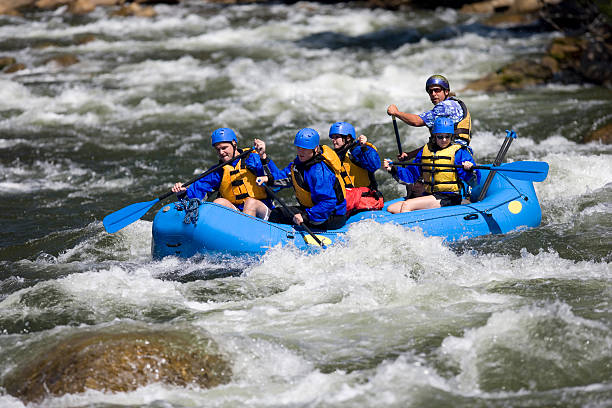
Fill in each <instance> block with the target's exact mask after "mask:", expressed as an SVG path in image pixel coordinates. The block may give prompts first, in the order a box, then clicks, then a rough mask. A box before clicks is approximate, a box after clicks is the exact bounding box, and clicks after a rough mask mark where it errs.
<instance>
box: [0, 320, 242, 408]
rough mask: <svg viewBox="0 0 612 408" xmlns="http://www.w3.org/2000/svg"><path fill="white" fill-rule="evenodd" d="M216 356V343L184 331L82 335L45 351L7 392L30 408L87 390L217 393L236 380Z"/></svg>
mask: <svg viewBox="0 0 612 408" xmlns="http://www.w3.org/2000/svg"><path fill="white" fill-rule="evenodd" d="M215 350H216V345H215V344H214V343H213V342H212V340H210V339H207V338H201V337H199V336H195V335H193V334H188V333H185V332H179V331H169V330H168V331H161V330H160V331H144V330H143V331H131V332H128V333H125V332H114V333H108V332H87V333H79V334H75V335H73V336H71V337H68V338H63V339H61V340H58V342H57V343H56V344H53V345H45V346H43V347H41V348H40V350H38V352H37V353H35V355H34V356H32V357H30V361H27V362H24V363H23V364H22V365H21V366H20V367H17V368H16V369H14V370H13V372H12V373H10V374H9V375H8V376H7V378H6V379H5V381H4V384H3V387H4V388H5V389H6V391H7V392H8V393H9V394H11V395H13V396H15V397H18V398H20V399H22V400H23V401H25V402H31V401H40V400H41V399H43V398H45V397H46V396H48V395H63V394H73V393H81V392H84V391H85V390H86V389H95V390H101V391H106V392H127V391H132V390H135V389H137V388H138V387H141V386H144V385H147V384H151V383H155V382H162V383H166V384H172V385H177V386H186V385H188V384H193V385H195V386H199V387H206V388H208V387H214V386H217V385H219V384H223V383H226V382H228V381H229V380H230V376H231V369H230V367H229V364H228V363H227V361H225V360H224V359H223V358H222V357H221V356H220V355H219V354H218V353H217V352H216V351H215Z"/></svg>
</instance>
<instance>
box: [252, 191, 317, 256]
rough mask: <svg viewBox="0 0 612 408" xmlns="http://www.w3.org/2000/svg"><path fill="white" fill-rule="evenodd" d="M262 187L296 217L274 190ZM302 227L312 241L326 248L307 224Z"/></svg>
mask: <svg viewBox="0 0 612 408" xmlns="http://www.w3.org/2000/svg"><path fill="white" fill-rule="evenodd" d="M262 186H264V188H265V189H266V191H267V192H268V194H269V195H271V196H272V198H274V199H275V200H276V201H277V202H278V203H279V204H280V205H281V207H283V208H284V209H285V211H287V212H288V213H289V214H293V215H295V212H293V210H291V209H290V208H289V207H287V205H286V204H285V203H284V202H283V200H281V199H280V198H279V197H278V196H277V195H276V193H275V192H274V190H272V189H271V188H270V187H269V186H268V185H267V184H265V183H264V184H262ZM301 226H302V227H304V229H305V230H306V232H307V233H309V234H310V236H311V237H312V239H314V240H315V242H316V243H317V244H319V246H320V247H322V248H325V245H324V244H323V242H321V240H320V239H319V237H317V236H316V235H315V234H314V233H313V232H312V230H311V229H310V228H308V226H307V225H306V223H304V222H302V225H301Z"/></svg>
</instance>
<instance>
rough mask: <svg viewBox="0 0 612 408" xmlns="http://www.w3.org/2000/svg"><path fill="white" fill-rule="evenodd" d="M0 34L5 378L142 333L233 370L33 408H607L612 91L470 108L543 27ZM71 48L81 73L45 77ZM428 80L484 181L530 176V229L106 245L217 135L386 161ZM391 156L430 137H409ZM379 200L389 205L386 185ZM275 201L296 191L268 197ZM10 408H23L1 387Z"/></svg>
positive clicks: (560, 89) (158, 20)
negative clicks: (52, 342) (294, 245)
mask: <svg viewBox="0 0 612 408" xmlns="http://www.w3.org/2000/svg"><path fill="white" fill-rule="evenodd" d="M155 10H156V11H157V13H158V15H157V17H155V18H152V19H143V18H136V17H134V18H120V17H113V16H111V15H110V12H109V10H107V9H98V10H96V11H95V12H93V13H92V14H89V15H86V16H80V17H71V16H70V15H69V14H67V13H64V11H65V10H64V9H59V10H56V11H45V12H33V13H31V14H27V15H25V16H24V17H6V16H3V17H0V54H3V55H11V56H14V57H16V58H17V60H18V61H19V62H23V63H25V64H26V65H27V67H28V68H27V69H26V70H23V71H19V72H17V73H15V74H0V169H1V171H0V198H1V200H0V223H1V224H0V225H1V230H2V234H1V236H0V380H1V379H2V378H4V377H5V376H6V375H8V374H9V373H10V372H11V371H12V370H13V369H15V368H16V367H19V366H20V364H24V360H21V359H23V358H24V357H23V356H24V350H32V351H35V350H37V349H39V348H40V347H41V345H42V344H44V343H45V342H46V341H47V340H48V339H49V338H51V337H54V338H57V337H58V336H59V337H61V336H63V335H64V334H66V335H67V333H74V332H75V331H76V332H78V331H80V330H86V329H87V328H91V327H93V328H103V327H107V326H117V327H120V326H119V325H122V324H123V325H126V324H127V325H128V326H129V325H130V324H134V325H139V324H147V325H149V326H150V327H152V328H159V329H164V328H172V327H175V326H180V327H183V328H184V327H187V329H186V330H191V331H193V332H194V333H200V332H205V333H207V334H208V335H209V336H211V337H212V338H213V339H214V340H215V342H216V343H217V344H218V345H219V348H220V350H221V352H222V353H223V355H224V356H225V358H226V359H227V360H228V361H229V362H230V364H231V368H232V372H233V377H232V380H231V381H230V382H229V383H228V384H225V385H222V386H218V387H215V388H212V389H200V388H198V387H178V386H170V385H165V384H163V383H157V384H152V385H148V386H146V387H140V388H138V389H137V390H136V391H132V392H125V393H121V392H117V393H113V392H103V391H96V390H89V391H86V392H84V393H79V394H68V395H64V396H56V397H51V396H50V397H48V398H46V399H45V400H43V401H42V402H40V405H42V406H48V407H63V406H75V407H77V406H78V407H81V406H96V407H107V406H113V407H116V406H148V407H192V406H193V407H196V406H206V407H235V406H253V407H281V406H282V407H306V406H308V407H434V406H435V407H518V406H521V407H536V406H563V407H609V406H612V365H611V359H610V350H611V349H612V314H611V305H610V302H611V299H612V289H611V288H612V286H611V285H610V282H611V278H612V274H611V268H610V263H611V262H612V256H611V248H612V217H611V216H610V215H611V213H612V175H611V172H612V160H611V157H612V147H610V146H606V145H602V144H599V143H589V144H582V143H580V141H581V139H582V137H583V136H584V135H586V134H588V133H589V132H590V131H591V130H593V129H595V128H597V127H598V126H601V125H602V124H605V123H607V122H609V121H610V118H611V117H612V98H611V96H612V95H611V92H610V90H606V89H602V88H599V87H593V86H577V85H550V86H545V87H538V88H534V89H528V90H524V91H518V92H514V93H497V94H489V93H482V92H478V93H476V92H469V91H464V92H461V89H462V88H464V87H465V85H466V84H467V83H468V82H469V81H471V80H473V79H477V78H479V77H481V76H483V75H485V74H486V73H488V72H491V71H493V70H495V69H496V68H498V67H500V66H501V65H502V64H504V63H506V62H510V61H512V60H514V59H517V58H522V57H530V56H537V55H539V54H540V53H542V52H543V51H544V50H545V48H546V45H547V44H548V42H549V41H550V40H551V38H553V37H554V36H555V35H557V34H554V33H549V32H541V31H539V30H537V29H535V28H533V29H525V30H521V31H517V30H510V29H501V28H498V29H492V28H486V27H485V26H484V25H482V24H481V23H480V22H479V21H478V17H473V16H466V15H461V14H458V13H457V12H455V11H453V10H450V9H438V10H436V11H435V12H432V11H427V12H425V11H419V12H415V11H399V12H392V11H384V10H367V9H360V8H352V7H350V6H346V5H340V6H328V5H320V4H314V3H297V4H295V5H291V6H285V5H266V6H263V5H247V6H214V5H207V4H205V3H201V2H198V1H186V2H183V3H182V4H181V5H179V6H163V5H160V6H156V7H155ZM63 54H72V55H74V56H76V57H77V58H78V60H79V62H78V63H77V64H74V65H71V66H69V67H61V66H59V65H57V64H55V63H53V62H46V61H48V60H49V59H50V58H52V57H56V56H59V55H63ZM432 73H443V74H444V75H446V76H447V77H448V78H449V79H450V81H451V86H452V87H453V88H454V89H455V90H457V91H458V94H459V96H460V97H462V99H463V100H464V101H465V102H466V103H467V105H468V106H469V107H470V110H471V112H472V117H473V118H474V129H475V134H474V139H473V143H472V146H473V148H474V150H475V154H476V159H477V161H478V162H480V163H487V162H491V161H492V160H493V158H494V157H495V155H496V154H497V151H498V149H499V147H500V146H501V143H502V141H503V137H504V136H505V130H506V129H514V130H515V131H516V132H517V133H518V136H519V137H518V139H517V140H516V141H515V142H514V143H513V145H512V147H511V148H510V150H509V152H508V156H507V159H508V160H510V161H514V160H543V161H546V162H548V163H549V164H550V173H549V176H548V178H547V180H546V181H544V182H542V183H538V184H537V185H536V191H537V194H538V197H539V199H540V202H541V205H542V211H543V219H542V225H541V226H540V227H538V228H535V229H532V230H528V231H523V232H516V233H511V234H507V235H505V236H487V237H481V238H477V239H470V240H466V241H461V242H457V243H453V244H450V245H449V244H447V243H444V242H443V241H442V240H441V239H439V238H431V237H424V236H423V234H422V233H421V232H420V231H418V230H410V231H407V230H403V229H402V228H400V227H397V226H393V225H385V226H375V225H372V224H369V223H365V224H361V225H356V226H355V227H354V228H352V229H351V230H350V232H349V234H348V238H347V241H346V243H345V244H343V245H338V246H334V247H331V248H328V249H327V250H325V251H322V252H321V253H311V254H305V253H300V252H298V251H295V250H293V249H291V248H284V249H281V248H274V249H271V250H270V251H269V252H268V253H267V254H266V255H265V256H263V257H262V258H258V259H243V258H229V257H197V258H193V259H188V260H182V259H176V258H166V259H163V260H152V259H151V255H150V244H151V220H152V218H153V216H154V214H155V211H157V210H158V209H159V205H158V206H156V207H155V208H154V209H153V210H151V211H150V212H149V213H148V214H147V215H146V216H145V217H143V219H142V220H140V221H137V222H135V223H134V224H132V225H130V226H129V227H127V228H125V229H124V230H121V231H120V232H118V233H116V234H113V235H109V234H107V233H106V232H105V231H104V229H103V226H102V222H101V220H102V218H103V217H104V216H105V215H107V214H109V213H111V212H113V211H116V210H118V209H120V208H123V207H124V206H126V205H128V204H131V203H135V202H141V201H148V200H151V199H153V198H155V197H157V196H159V195H161V194H162V193H165V192H166V191H168V189H169V188H170V186H171V184H172V183H174V182H176V181H186V180H189V179H191V178H192V177H193V175H194V174H199V173H200V172H201V171H203V170H205V169H206V168H208V167H209V166H211V165H212V164H214V163H216V157H215V154H214V152H213V150H212V149H211V148H210V144H209V140H210V139H209V137H210V133H211V131H212V130H213V129H215V128H217V127H222V126H228V127H232V128H234V129H236V130H237V131H238V133H239V135H240V137H241V140H242V141H243V143H242V145H243V146H247V145H249V144H250V143H251V141H252V139H253V138H255V137H257V138H262V139H264V140H265V141H266V142H267V144H268V151H269V153H270V155H271V157H272V158H273V159H274V160H275V161H276V162H277V163H279V164H282V165H284V164H286V163H288V162H289V160H291V159H292V158H293V156H294V154H295V153H294V149H293V147H292V145H291V143H292V140H293V136H294V135H295V132H296V131H297V130H298V129H299V128H302V127H306V126H308V127H313V128H315V129H317V130H319V132H320V133H321V134H322V135H323V136H326V135H327V130H328V129H329V125H330V124H331V123H333V122H335V121H338V120H347V121H350V122H352V123H353V124H354V125H355V127H356V129H357V132H358V134H360V133H363V134H366V135H367V136H368V137H369V139H370V140H371V141H372V142H374V143H375V144H376V145H377V146H378V148H379V152H380V153H381V156H382V157H395V154H396V153H397V146H396V144H395V137H394V134H393V127H392V124H391V121H390V119H389V117H388V116H387V115H386V107H387V105H389V104H391V103H395V104H397V105H398V106H399V108H400V110H405V111H408V112H417V113H418V112H422V111H424V110H427V109H429V108H430V106H431V104H430V102H429V100H428V98H427V95H426V94H425V92H424V89H423V83H424V81H425V79H426V78H427V77H428V76H429V75H430V74H432ZM400 133H401V135H402V143H403V145H404V150H408V149H412V148H416V147H418V146H419V145H421V144H422V143H423V142H424V141H425V140H426V138H427V133H426V131H424V130H423V129H422V128H421V129H417V128H409V127H408V126H403V125H402V124H400ZM377 177H378V179H379V181H380V184H381V185H382V189H383V192H384V193H385V196H386V197H387V198H388V199H390V198H395V197H398V196H400V194H401V192H402V188H401V187H400V186H399V185H397V184H396V183H395V182H394V181H393V180H392V179H391V178H390V177H389V176H387V175H386V174H383V173H382V172H381V173H377ZM284 194H285V195H284V197H285V198H286V199H287V200H289V199H290V196H289V195H288V194H286V193H284ZM0 406H2V407H21V406H23V403H22V402H21V401H20V400H18V399H17V398H14V397H13V396H10V395H8V394H7V393H6V392H5V391H0Z"/></svg>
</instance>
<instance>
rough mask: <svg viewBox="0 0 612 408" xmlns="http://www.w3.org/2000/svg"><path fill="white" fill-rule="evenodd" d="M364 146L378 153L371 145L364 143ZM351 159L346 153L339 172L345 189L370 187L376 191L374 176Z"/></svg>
mask: <svg viewBox="0 0 612 408" xmlns="http://www.w3.org/2000/svg"><path fill="white" fill-rule="evenodd" d="M366 145H367V146H370V147H371V148H372V149H374V150H376V152H378V149H377V148H376V146H374V145H373V144H372V143H370V142H366ZM351 157H352V156H351V154H350V152H346V154H345V155H344V160H342V169H341V170H340V175H341V176H342V179H343V180H344V184H345V186H346V188H356V187H370V188H372V189H374V190H376V189H377V187H378V186H377V184H376V179H375V178H374V174H373V173H371V172H369V171H367V170H366V169H364V168H363V167H361V166H359V165H358V164H357V163H355V162H354V161H353V160H352V159H351Z"/></svg>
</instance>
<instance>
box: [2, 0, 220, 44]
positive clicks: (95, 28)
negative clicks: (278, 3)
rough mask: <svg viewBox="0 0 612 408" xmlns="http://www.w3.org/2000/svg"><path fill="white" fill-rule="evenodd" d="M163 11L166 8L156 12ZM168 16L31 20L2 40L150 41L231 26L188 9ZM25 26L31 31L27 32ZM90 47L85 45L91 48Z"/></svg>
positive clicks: (6, 28) (5, 32)
mask: <svg viewBox="0 0 612 408" xmlns="http://www.w3.org/2000/svg"><path fill="white" fill-rule="evenodd" d="M156 10H160V11H161V10H163V8H159V9H158V8H156ZM166 10H167V14H163V15H161V16H159V18H155V19H147V18H138V17H135V18H121V17H118V18H99V19H96V20H94V21H92V22H90V23H87V24H68V23H60V22H58V20H55V19H52V20H47V21H34V20H28V21H27V24H23V25H20V24H14V25H3V26H1V27H0V36H2V37H3V38H23V39H28V38H35V39H36V38H53V39H65V38H69V37H72V36H77V35H79V34H92V33H93V34H105V35H108V36H110V37H117V38H137V37H141V36H145V37H150V36H151V34H152V33H156V32H160V33H166V34H169V33H172V32H177V31H178V32H181V31H192V32H194V31H195V32H199V31H201V30H202V29H203V28H204V27H215V26H223V25H224V24H227V17H226V16H225V15H221V14H218V15H212V16H210V17H208V16H207V17H206V18H204V17H201V16H198V15H197V14H193V13H189V11H188V10H187V9H181V8H176V7H175V8H173V9H172V10H170V9H166ZM24 25H27V28H26V29H24ZM88 44H90V43H87V44H85V45H84V46H87V45H88Z"/></svg>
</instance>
